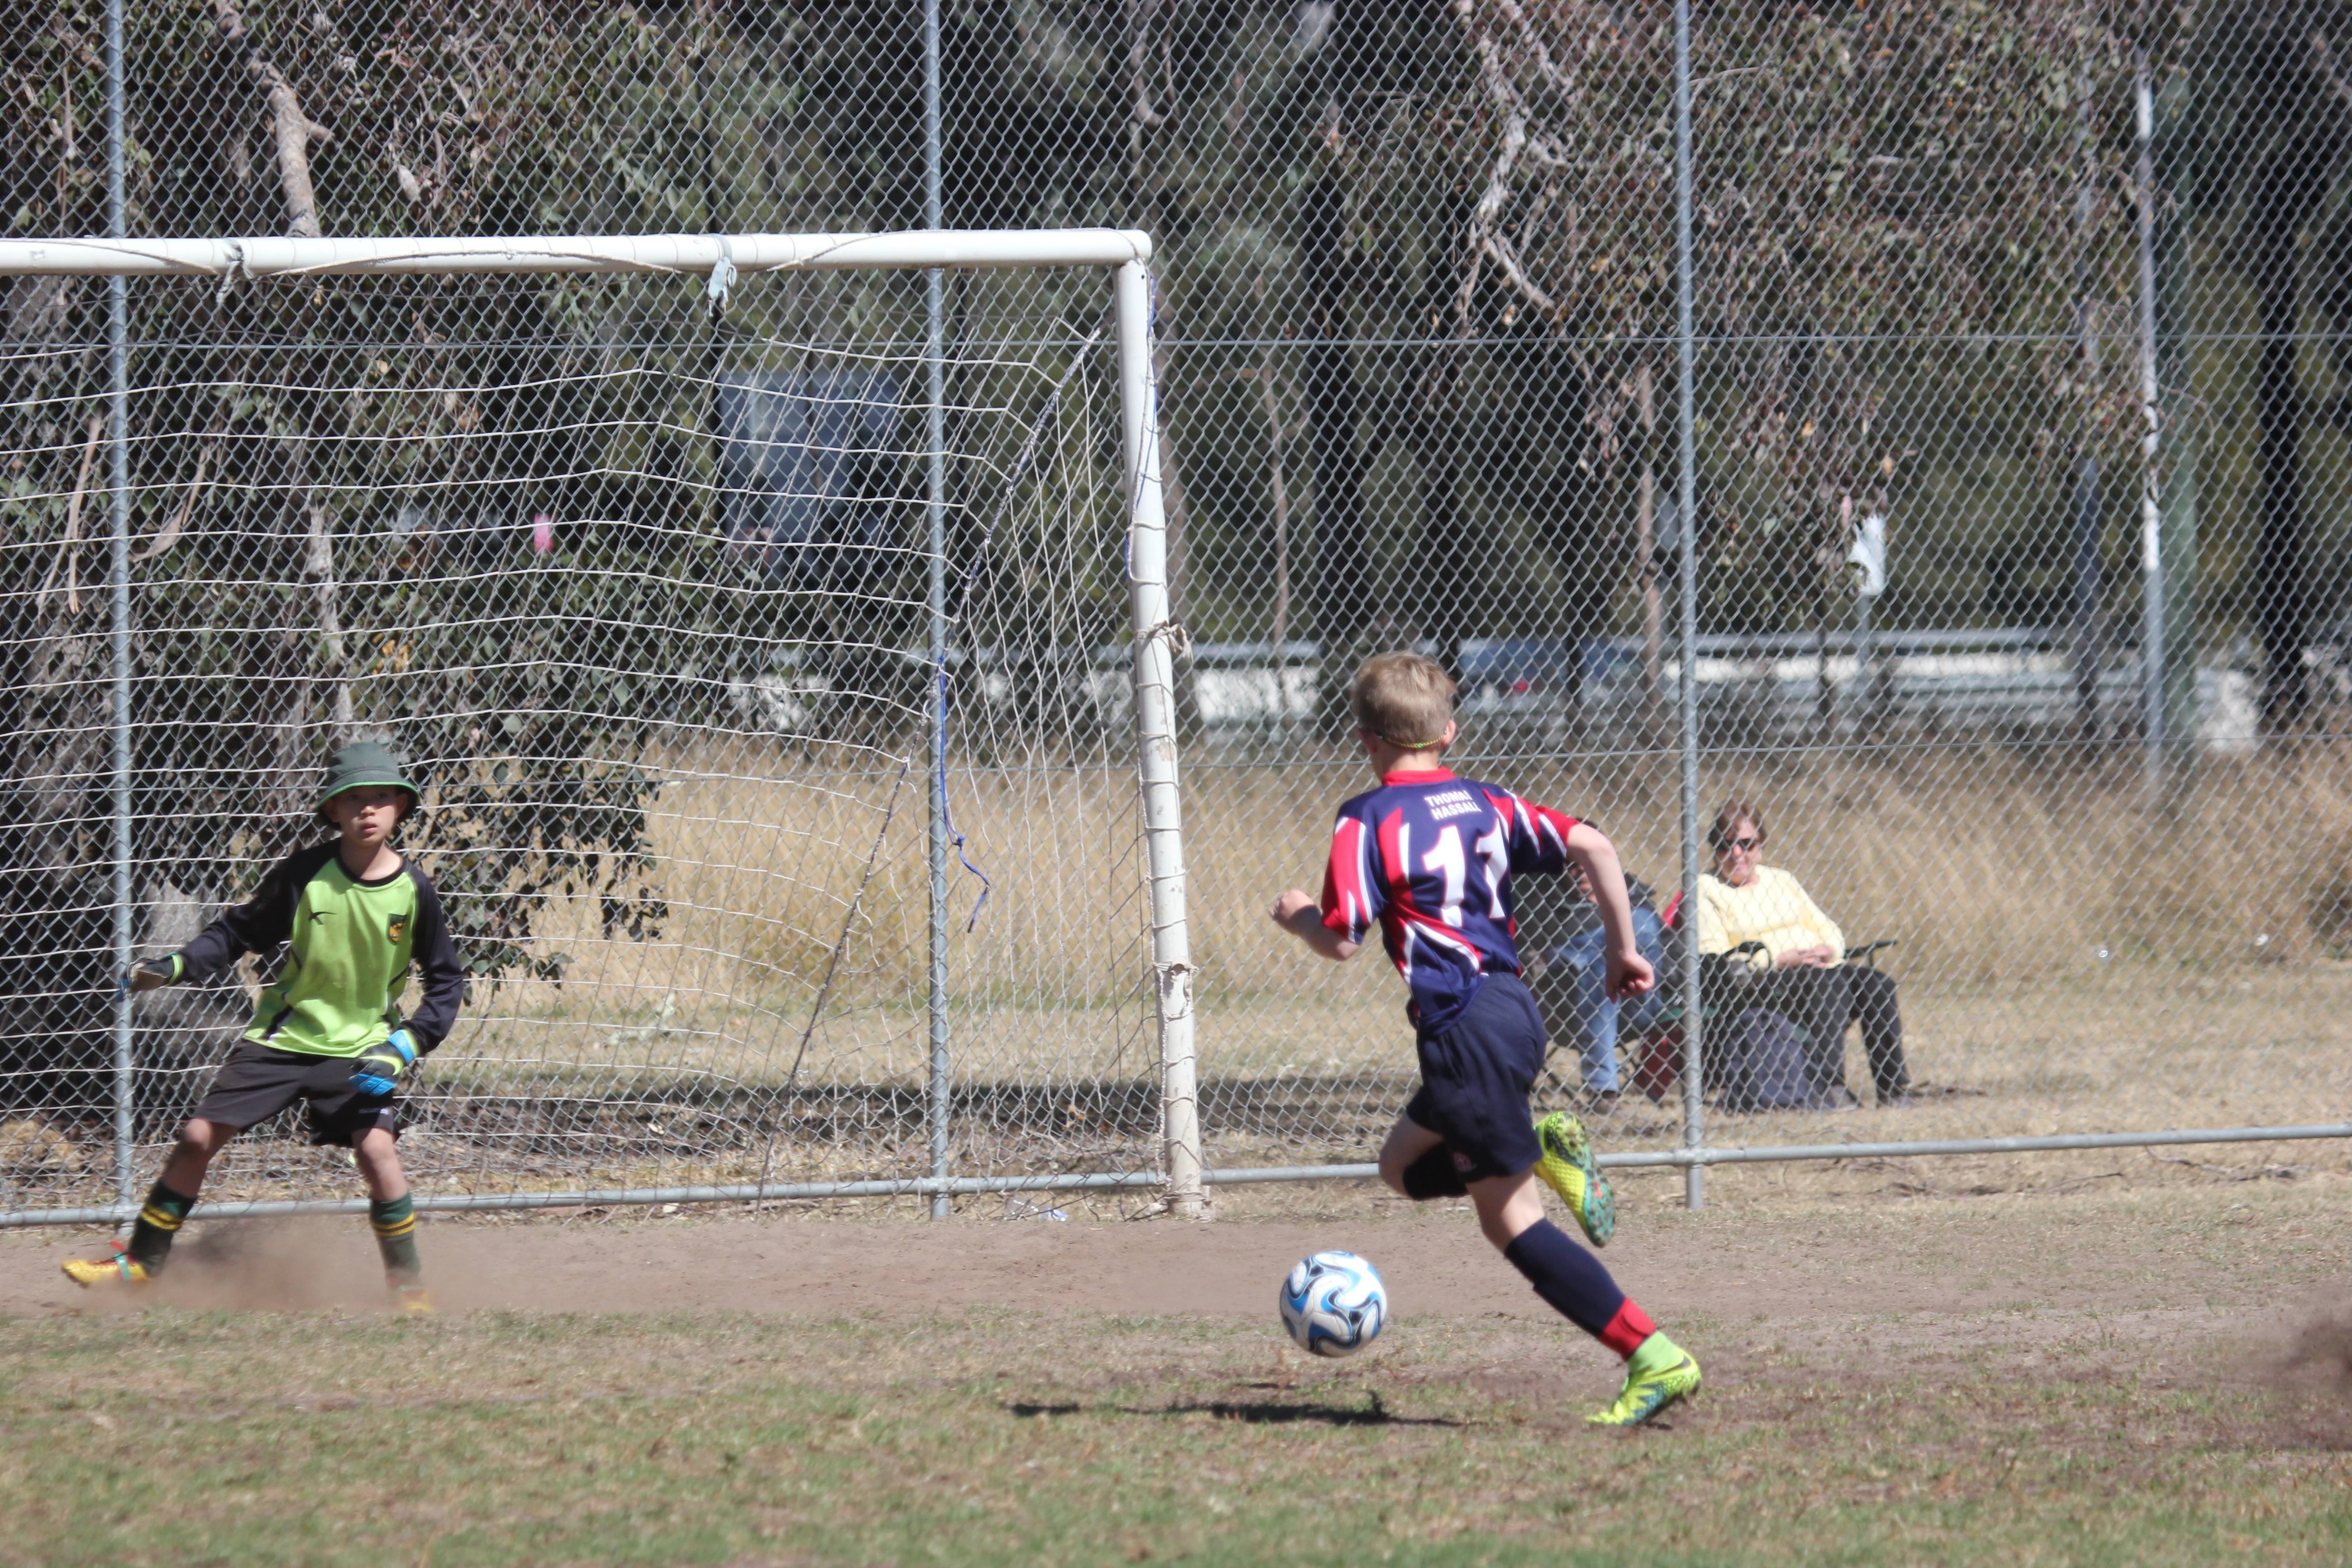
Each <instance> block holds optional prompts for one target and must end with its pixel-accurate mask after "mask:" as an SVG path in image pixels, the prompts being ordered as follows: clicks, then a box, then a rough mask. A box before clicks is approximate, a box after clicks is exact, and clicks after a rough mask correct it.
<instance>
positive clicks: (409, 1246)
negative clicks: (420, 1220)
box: [368, 1193, 425, 1287]
mask: <svg viewBox="0 0 2352 1568" xmlns="http://www.w3.org/2000/svg"><path fill="white" fill-rule="evenodd" d="M368 1228H369V1229H371V1230H373V1231H374V1232H375V1249H376V1251H377V1252H379V1253H381V1254H382V1255H383V1272H384V1276H385V1278H387V1279H390V1280H391V1281H392V1283H393V1284H394V1286H395V1287H405V1286H411V1285H415V1284H417V1283H419V1282H420V1281H421V1280H422V1279H424V1277H425V1266H424V1264H423V1263H421V1262H419V1261H418V1259H417V1257H416V1205H415V1204H413V1203H411V1202H409V1199H408V1194H406V1193H403V1194H401V1195H400V1196H398V1197H396V1198H394V1199H392V1200H391V1201H390V1202H388V1203H387V1202H385V1201H384V1200H383V1199H381V1198H378V1199H374V1200H373V1201H371V1202H370V1203H369V1204H368Z"/></svg>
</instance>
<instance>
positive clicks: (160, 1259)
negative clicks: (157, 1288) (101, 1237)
mask: <svg viewBox="0 0 2352 1568" xmlns="http://www.w3.org/2000/svg"><path fill="white" fill-rule="evenodd" d="M195 1206H196V1200H195V1199H194V1198H192V1197H189V1196H187V1195H186V1194H183V1193H175V1192H173V1190H172V1189H171V1188H169V1187H167V1186H165V1185H164V1184H163V1183H161V1182H157V1183H156V1184H154V1185H153V1186H152V1187H150V1188H148V1189H147V1202H146V1204H145V1205H143V1206H142V1207H141V1209H140V1210H139V1217H138V1218H137V1219H136V1220H134V1221H132V1222H131V1244H130V1246H128V1247H125V1248H124V1249H123V1250H124V1251H125V1252H127V1253H129V1254H130V1257H131V1262H133V1263H136V1264H138V1265H139V1266H140V1267H141V1268H144V1269H145V1270H147V1272H148V1273H149V1274H150V1275H153V1274H159V1273H161V1272H162V1271H163V1264H164V1262H165V1260H167V1259H168V1258H170V1257H171V1256H172V1238H173V1237H175V1236H177V1235H179V1234H180V1226H182V1225H184V1223H186V1221H187V1217H188V1211H189V1210H190V1209H192V1208H194V1207H195Z"/></svg>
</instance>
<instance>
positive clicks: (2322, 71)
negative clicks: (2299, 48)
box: [2311, 27, 2352, 107]
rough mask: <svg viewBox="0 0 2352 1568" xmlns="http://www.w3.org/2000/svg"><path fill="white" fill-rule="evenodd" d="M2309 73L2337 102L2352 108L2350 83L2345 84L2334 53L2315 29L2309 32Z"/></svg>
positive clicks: (2351, 87) (2324, 38)
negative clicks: (2334, 96)
mask: <svg viewBox="0 0 2352 1568" xmlns="http://www.w3.org/2000/svg"><path fill="white" fill-rule="evenodd" d="M2311 73H2312V75H2314V76H2315V77H2317V78H2318V79H2319V80H2320V85H2321V86H2323V87H2325V88H2326V89H2327V90H2328V91H2329V92H2331V93H2333V94H2335V95H2336V101H2337V102H2339V103H2342V104H2345V105H2346V106H2347V107H2352V83H2347V82H2346V81H2345V79H2344V75H2343V73H2342V72H2341V71H2339V70H2337V69H2336V51H2335V50H2333V49H2331V48H2329V47H2327V39H2326V37H2325V36H2324V35H2323V34H2322V33H2321V32H2320V31H2319V29H2318V28H2316V27H2314V28H2313V29H2312V30H2311Z"/></svg>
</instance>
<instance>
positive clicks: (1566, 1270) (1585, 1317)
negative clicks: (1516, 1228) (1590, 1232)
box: [1503, 1219, 1625, 1339]
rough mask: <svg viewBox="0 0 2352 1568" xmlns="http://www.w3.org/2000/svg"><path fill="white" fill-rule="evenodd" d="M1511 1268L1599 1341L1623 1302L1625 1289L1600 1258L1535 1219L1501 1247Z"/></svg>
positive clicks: (1552, 1227)
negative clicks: (1508, 1244) (1621, 1287)
mask: <svg viewBox="0 0 2352 1568" xmlns="http://www.w3.org/2000/svg"><path fill="white" fill-rule="evenodd" d="M1503 1256H1504V1257H1505V1258H1509V1259H1510V1260H1511V1267H1512V1268H1516V1269H1517V1270H1518V1271H1519V1272H1520V1273H1522V1274H1524V1275H1526V1276H1527V1277H1528V1284H1530V1285H1533V1286H1534V1287H1535V1288H1536V1294H1537V1295H1538V1296H1541V1297H1542V1298H1543V1299H1544V1300H1546V1301H1548V1302H1549V1303H1550V1304H1551V1305H1552V1307H1553V1309H1554V1310H1557V1311H1558V1312H1559V1314H1560V1315H1561V1316H1562V1317H1564V1318H1566V1319H1568V1321H1570V1322H1572V1323H1574V1324H1575V1325H1576V1326H1577V1327H1578V1328H1580V1329H1582V1330H1583V1331H1585V1332H1586V1333H1588V1334H1591V1336H1592V1337H1593V1338H1595V1339H1599V1338H1600V1337H1601V1335H1602V1333H1604V1332H1605V1331H1607V1330H1608V1328H1609V1325H1610V1323H1611V1322H1612V1321H1614V1320H1615V1319H1616V1316H1617V1310H1618V1309H1619V1308H1621V1307H1622V1306H1624V1304H1625V1292H1624V1291H1622V1290H1620V1289H1617V1281H1616V1280H1614V1279H1611V1278H1610V1277H1609V1270H1608V1269H1606V1268H1602V1267H1601V1259H1599V1258H1595V1257H1593V1256H1592V1254H1591V1253H1590V1252H1587V1251H1585V1250H1584V1248H1582V1247H1579V1246H1577V1245H1576V1243H1574V1242H1572V1241H1570V1240H1569V1238H1568V1234H1567V1232H1565V1231H1563V1230H1561V1229H1560V1228H1559V1226H1556V1225H1554V1224H1552V1222H1551V1221H1549V1220H1548V1219H1539V1220H1538V1221H1536V1222H1535V1224H1533V1225H1531V1226H1528V1228H1527V1229H1525V1230H1523V1231H1521V1232H1519V1234H1518V1236H1517V1237H1516V1238H1515V1239H1514V1240H1513V1241H1512V1242H1511V1245H1510V1246H1508V1247H1505V1248H1503Z"/></svg>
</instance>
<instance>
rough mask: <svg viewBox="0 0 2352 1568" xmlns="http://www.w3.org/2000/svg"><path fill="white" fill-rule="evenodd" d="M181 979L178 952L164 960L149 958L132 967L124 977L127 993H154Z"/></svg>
mask: <svg viewBox="0 0 2352 1568" xmlns="http://www.w3.org/2000/svg"><path fill="white" fill-rule="evenodd" d="M179 977H180V955H179V954H178V953H176V952H174V953H172V954H170V955H169V956H167V957H163V958H149V959H143V960H142V961H141V962H139V963H134V964H132V965H131V972H130V973H127V974H125V975H124V976H123V977H122V989H123V990H125V991H152V990H154V989H155V988H156V987H157V986H159V985H169V984H172V982H173V981H174V980H177V979H178V978H179Z"/></svg>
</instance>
